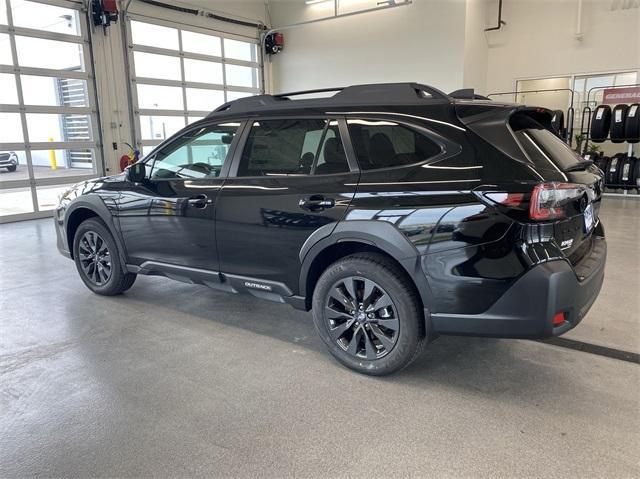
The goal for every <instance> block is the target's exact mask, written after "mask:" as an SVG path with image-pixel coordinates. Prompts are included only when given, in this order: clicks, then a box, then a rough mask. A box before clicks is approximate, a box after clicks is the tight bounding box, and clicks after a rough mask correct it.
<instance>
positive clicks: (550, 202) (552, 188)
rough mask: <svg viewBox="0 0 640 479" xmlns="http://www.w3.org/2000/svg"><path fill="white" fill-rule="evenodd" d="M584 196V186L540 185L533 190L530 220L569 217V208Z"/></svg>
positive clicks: (564, 184)
mask: <svg viewBox="0 0 640 479" xmlns="http://www.w3.org/2000/svg"><path fill="white" fill-rule="evenodd" d="M583 196H584V186H582V185H576V184H573V183H540V184H538V185H536V186H535V187H534V188H533V192H532V193H531V201H530V202H529V218H531V219H532V220H536V221H545V220H555V219H562V218H566V217H567V206H568V205H570V204H571V203H573V202H575V201H578V200H580V199H581V198H582V197H583Z"/></svg>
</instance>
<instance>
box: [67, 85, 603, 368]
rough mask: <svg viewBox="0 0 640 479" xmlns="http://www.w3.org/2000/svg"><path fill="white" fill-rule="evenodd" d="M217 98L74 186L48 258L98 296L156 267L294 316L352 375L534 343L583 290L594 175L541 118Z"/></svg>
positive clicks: (379, 101)
mask: <svg viewBox="0 0 640 479" xmlns="http://www.w3.org/2000/svg"><path fill="white" fill-rule="evenodd" d="M333 91H337V92H338V93H336V94H334V95H333V96H330V97H327V98H315V99H295V98H296V97H298V98H300V96H299V94H288V95H277V96H271V95H262V96H256V97H251V98H243V99H240V100H236V101H233V102H229V103H226V104H224V105H223V106H221V107H220V108H218V109H217V110H216V111H214V112H213V113H211V114H210V115H209V116H208V117H207V118H206V119H204V120H201V121H198V122H196V123H194V124H192V125H189V126H188V127H186V128H185V129H183V130H182V131H181V132H179V133H177V134H176V135H174V136H173V137H172V138H170V139H168V140H167V141H165V142H164V143H162V144H161V145H159V146H158V147H157V148H156V149H155V150H153V152H152V153H150V154H149V155H147V157H146V158H144V159H143V160H142V161H140V162H139V163H137V164H135V165H133V166H132V167H130V168H129V169H128V170H127V171H126V172H125V173H123V174H120V175H117V176H111V177H107V178H101V179H97V180H91V181H87V182H84V183H81V184H78V185H76V186H75V187H73V188H72V189H70V190H69V191H67V192H66V193H65V194H64V195H62V197H61V201H60V205H59V206H58V208H57V210H56V213H55V222H56V226H57V227H56V230H57V234H58V248H59V249H60V251H61V252H62V253H63V254H65V255H67V256H69V257H70V258H73V259H74V260H75V263H76V267H77V269H78V272H79V274H80V277H81V278H82V280H83V281H84V282H85V284H86V285H87V286H88V287H89V289H91V290H92V291H94V292H95V293H98V294H103V295H115V294H118V293H122V292H123V291H126V290H127V289H128V288H130V287H131V285H132V284H133V283H134V281H135V279H136V275H138V274H148V275H162V276H167V277H169V278H172V279H177V280H181V281H186V282H190V283H196V284H204V285H207V286H209V287H211V288H214V289H219V290H223V291H228V292H232V293H248V294H252V295H254V296H258V297H260V298H264V299H270V300H273V301H278V302H282V303H289V304H291V305H292V306H294V307H295V308H299V309H302V310H307V311H308V310H313V318H314V322H315V326H316V328H317V330H318V332H319V334H320V337H321V338H322V340H323V341H324V342H325V343H326V345H327V347H328V348H329V351H330V352H331V353H332V354H333V355H334V356H335V357H336V358H337V359H338V360H339V361H340V362H341V363H343V364H344V365H346V366H348V367H350V368H353V369H355V370H357V371H359V372H363V373H367V374H378V375H380V374H388V373H391V372H394V371H397V370H399V369H401V368H402V367H404V366H406V365H407V364H409V363H410V362H411V361H412V360H413V359H414V358H415V357H416V356H417V355H418V353H419V352H420V350H421V347H422V346H423V344H425V343H427V342H429V341H430V340H432V339H433V338H434V337H436V336H437V335H438V334H465V335H482V336H496V337H510V338H541V337H548V336H555V335H559V334H562V333H564V332H566V331H568V330H569V329H571V328H573V327H575V326H576V325H577V324H578V323H579V322H580V320H581V319H582V318H583V317H584V315H585V314H586V313H587V311H588V310H589V308H590V306H591V305H592V303H593V302H594V300H595V298H596V296H597V295H598V292H599V290H600V288H601V286H602V281H603V276H604V264H605V257H606V243H605V239H604V229H603V226H602V224H601V223H600V221H599V220H598V211H599V208H600V202H601V195H602V187H603V179H602V172H601V171H600V170H599V169H598V168H597V167H595V166H594V165H593V164H592V163H591V162H589V161H585V160H583V159H582V158H581V157H580V156H578V155H577V154H575V153H574V152H573V151H572V150H571V149H570V148H569V147H567V145H566V144H565V143H563V142H562V141H561V140H560V139H559V138H558V137H557V136H556V135H555V134H554V132H553V128H552V126H551V118H552V113H551V112H550V111H548V110H546V109H543V108H529V107H524V106H520V105H515V104H504V103H494V102H490V101H487V100H485V99H479V98H478V97H476V96H474V95H473V94H472V92H469V91H460V92H456V93H454V94H451V95H446V94H444V93H442V92H441V91H439V90H436V89H435V88H432V87H429V86H425V85H419V84H413V83H401V84H380V85H362V86H352V87H348V88H344V89H336V90H333Z"/></svg>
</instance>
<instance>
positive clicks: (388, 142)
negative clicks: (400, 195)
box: [347, 120, 441, 170]
mask: <svg viewBox="0 0 640 479" xmlns="http://www.w3.org/2000/svg"><path fill="white" fill-rule="evenodd" d="M347 123H348V125H349V133H350V134H351V140H352V141H353V147H354V149H355V151H356V155H357V157H358V163H359V164H360V168H362V169H363V170H373V169H378V168H392V167H394V166H402V165H409V164H412V163H420V162H423V161H425V160H427V159H429V158H432V157H434V156H436V155H437V154H439V153H440V152H441V148H440V146H439V145H438V144H437V143H435V142H434V141H433V140H431V139H430V138H427V137H426V136H425V135H423V134H422V133H419V132H417V131H415V130H413V129H411V128H408V127H406V126H403V125H399V124H397V123H394V122H390V121H377V120H348V122H347Z"/></svg>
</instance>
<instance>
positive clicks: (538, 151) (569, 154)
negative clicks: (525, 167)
mask: <svg viewBox="0 0 640 479" xmlns="http://www.w3.org/2000/svg"><path fill="white" fill-rule="evenodd" d="M511 126H512V128H513V127H515V128H518V129H516V131H515V135H516V138H517V139H518V142H519V143H520V145H521V147H522V149H523V150H524V152H525V153H526V155H527V156H528V158H529V159H530V160H531V161H532V162H533V163H534V164H535V166H536V167H538V168H546V169H549V168H551V169H554V170H555V169H560V170H564V169H566V168H568V167H570V166H571V165H574V164H576V163H579V162H580V161H582V158H581V157H580V155H579V154H578V153H576V152H575V151H573V150H572V149H571V148H569V146H568V145H567V144H566V143H565V142H564V141H562V140H561V139H560V138H558V137H557V136H556V135H555V134H553V133H552V132H550V131H549V130H547V129H545V128H544V127H543V126H542V125H540V123H538V122H536V121H535V120H533V119H530V118H527V117H526V116H524V115H520V117H519V118H518V119H517V121H516V122H512V123H511ZM515 128H514V129H515Z"/></svg>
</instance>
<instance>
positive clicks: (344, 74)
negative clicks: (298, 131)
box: [269, 0, 466, 92]
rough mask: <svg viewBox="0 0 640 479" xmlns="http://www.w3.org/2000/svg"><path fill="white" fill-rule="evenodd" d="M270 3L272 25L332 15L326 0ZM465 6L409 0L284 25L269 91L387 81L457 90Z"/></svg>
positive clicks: (455, 0)
mask: <svg viewBox="0 0 640 479" xmlns="http://www.w3.org/2000/svg"><path fill="white" fill-rule="evenodd" d="M345 3H346V2H345ZM350 3H354V2H350ZM356 3H357V2H356ZM361 3H363V4H365V6H375V5H376V4H375V3H373V4H372V5H366V4H367V3H371V2H366V1H363V2H361ZM269 6H270V12H271V22H272V25H274V27H278V26H283V25H289V24H292V23H296V22H301V21H306V20H309V19H312V18H313V19H317V18H321V17H323V16H329V15H332V14H333V2H324V3H317V4H312V5H306V4H305V2H304V1H303V0H271V1H270V2H269ZM465 8H466V5H465V2H464V1H463V0H453V1H452V0H417V1H416V0H414V2H413V4H411V5H408V6H401V7H396V8H392V9H388V10H382V11H377V12H370V13H363V14H359V15H354V16H350V17H345V18H338V19H334V20H328V21H324V22H320V23H312V24H308V25H303V26H300V27H296V28H292V29H287V30H284V31H283V32H284V34H285V51H284V52H282V53H281V54H279V55H277V56H275V57H274V58H273V59H272V64H271V72H272V77H273V78H272V79H273V89H274V91H276V92H284V91H294V90H307V89H310V88H322V87H332V86H342V85H350V84H356V83H370V82H373V83H381V82H394V81H418V82H422V83H428V84H431V85H433V86H436V87H438V88H440V89H442V90H445V91H451V90H455V89H458V88H461V87H462V85H463V64H464V42H465V24H464V22H465Z"/></svg>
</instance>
